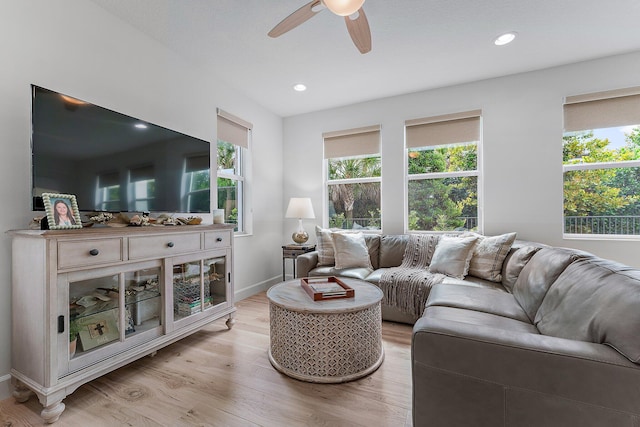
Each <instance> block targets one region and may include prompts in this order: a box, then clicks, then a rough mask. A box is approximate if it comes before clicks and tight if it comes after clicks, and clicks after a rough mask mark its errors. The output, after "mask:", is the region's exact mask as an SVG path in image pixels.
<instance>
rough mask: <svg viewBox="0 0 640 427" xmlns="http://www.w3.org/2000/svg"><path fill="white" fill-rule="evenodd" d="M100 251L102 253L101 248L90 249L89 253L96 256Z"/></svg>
mask: <svg viewBox="0 0 640 427" xmlns="http://www.w3.org/2000/svg"><path fill="white" fill-rule="evenodd" d="M99 253H100V251H99V250H97V249H91V250H90V251H89V255H91V256H96V255H98V254H99Z"/></svg>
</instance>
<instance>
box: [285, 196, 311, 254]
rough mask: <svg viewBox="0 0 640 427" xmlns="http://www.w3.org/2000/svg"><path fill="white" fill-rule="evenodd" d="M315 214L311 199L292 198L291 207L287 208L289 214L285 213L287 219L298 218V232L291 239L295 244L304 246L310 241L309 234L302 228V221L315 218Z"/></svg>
mask: <svg viewBox="0 0 640 427" xmlns="http://www.w3.org/2000/svg"><path fill="white" fill-rule="evenodd" d="M315 217H316V216H315V214H314V213H313V206H312V205H311V199H310V198H308V197H292V198H291V199H290V200H289V206H288V207H287V212H286V213H285V218H298V230H297V231H295V232H294V233H293V234H292V235H291V238H292V239H293V241H294V242H296V243H298V244H300V245H302V244H304V243H306V241H307V240H309V234H308V233H307V232H306V231H304V227H303V226H302V219H303V218H309V219H313V218H315Z"/></svg>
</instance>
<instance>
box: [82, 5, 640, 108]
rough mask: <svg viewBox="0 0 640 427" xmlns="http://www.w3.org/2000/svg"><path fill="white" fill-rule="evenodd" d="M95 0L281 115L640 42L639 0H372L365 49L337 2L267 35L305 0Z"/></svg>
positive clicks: (514, 70)
mask: <svg viewBox="0 0 640 427" xmlns="http://www.w3.org/2000/svg"><path fill="white" fill-rule="evenodd" d="M92 1H93V2H94V3H96V4H98V5H99V6H101V7H103V8H104V9H106V10H107V11H109V12H111V13H113V14H114V15H116V16H118V17H120V18H122V19H123V20H125V21H127V22H129V23H130V24H131V25H132V26H134V27H136V28H138V29H139V30H140V31H142V32H144V33H146V34H148V35H149V36H151V37H152V38H154V39H156V40H158V41H159V42H161V43H162V44H164V45H166V46H167V47H169V48H170V49H172V50H174V51H176V52H178V53H179V54H180V55H182V56H183V57H185V58H186V59H188V60H189V61H191V62H192V63H193V64H194V65H196V66H201V67H206V68H210V69H211V70H213V71H214V72H215V73H217V75H218V76H219V78H221V79H223V80H224V81H226V82H227V83H228V84H229V85H231V86H233V87H235V88H236V89H239V90H241V91H242V92H244V93H246V94H247V95H248V96H249V97H251V98H252V99H254V100H256V101H257V102H259V103H260V104H262V105H263V106H265V107H266V108H268V109H269V110H271V111H273V112H274V113H276V114H278V115H281V116H283V117H286V116H292V115H296V114H301V113H306V112H311V111H317V110H322V109H327V108H332V107H337V106H341V105H347V104H352V103H356V102H361V101H367V100H371V99H376V98H382V97H386V96H392V95H398V94H403V93H409V92H415V91H419V90H424V89H431V88H436V87H442V86H448V85H453V84H458V83H463V82H469V81H475V80H481V79H486V78H491V77H498V76H504V75H508V74H513V73H519V72H524V71H530V70H536V69H541V68H548V67H552V66H556V65H562V64H567V63H572V62H578V61H582V60H587V59H592V58H598V57H604V56H609V55H614V54H619V53H625V52H631V51H637V50H640V24H639V23H640V1H639V0H606V1H605V0H483V1H480V0H366V2H365V4H364V10H365V12H366V15H367V18H368V20H369V25H370V27H371V32H372V45H373V48H372V51H371V52H369V53H367V54H365V55H362V54H360V53H359V52H358V50H357V49H356V48H355V46H354V45H353V44H352V42H351V39H350V37H349V34H348V32H347V30H346V27H345V24H344V20H343V18H342V17H339V16H336V15H333V14H332V13H331V12H329V11H328V10H324V11H322V12H321V13H319V14H317V15H316V16H314V17H313V18H312V19H311V20H309V21H307V22H305V23H303V24H302V25H301V26H299V27H297V28H295V29H293V30H292V31H290V32H289V33H286V34H284V35H283V36H281V37H279V38H276V39H272V38H270V37H268V36H267V33H268V32H269V30H271V28H272V27H274V26H275V25H276V24H277V23H278V22H280V21H281V20H282V19H283V18H285V17H286V16H287V15H289V14H290V13H292V12H293V11H295V10H296V9H298V8H299V7H301V6H303V5H304V4H305V3H307V2H308V0H92ZM506 31H517V32H518V34H519V35H518V38H517V39H516V40H515V41H514V42H513V43H511V44H509V45H507V46H502V47H497V46H494V45H493V39H494V38H495V37H496V36H497V35H499V34H501V33H503V32H506ZM639 71H640V70H639ZM299 82H302V83H304V84H306V85H307V86H308V90H307V91H306V92H303V93H298V92H294V91H293V90H292V86H293V85H294V84H295V83H299Z"/></svg>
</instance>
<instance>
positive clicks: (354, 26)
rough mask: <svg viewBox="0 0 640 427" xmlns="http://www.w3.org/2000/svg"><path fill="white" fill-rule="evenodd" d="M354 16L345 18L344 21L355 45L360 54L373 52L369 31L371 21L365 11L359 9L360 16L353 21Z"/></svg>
mask: <svg viewBox="0 0 640 427" xmlns="http://www.w3.org/2000/svg"><path fill="white" fill-rule="evenodd" d="M352 17H353V15H351V16H345V17H344V21H345V22H346V23H347V30H349V35H351V40H353V44H355V45H356V47H357V48H358V50H359V51H360V53H367V52H369V51H370V50H371V30H370V29H369V21H368V20H367V15H365V14H364V9H363V8H360V9H358V16H357V17H356V18H355V19H352Z"/></svg>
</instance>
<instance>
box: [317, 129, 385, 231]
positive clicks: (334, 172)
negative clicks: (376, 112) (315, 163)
mask: <svg viewBox="0 0 640 427" xmlns="http://www.w3.org/2000/svg"><path fill="white" fill-rule="evenodd" d="M322 137H323V140H324V158H325V162H326V187H325V188H326V189H327V196H326V197H327V209H328V212H327V218H328V219H329V221H328V222H329V224H328V225H329V227H334V228H344V229H369V230H380V228H381V212H380V183H381V179H382V178H381V165H380V126H379V125H377V126H369V127H364V128H358V129H349V130H344V131H336V132H327V133H324V134H323V135H322Z"/></svg>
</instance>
